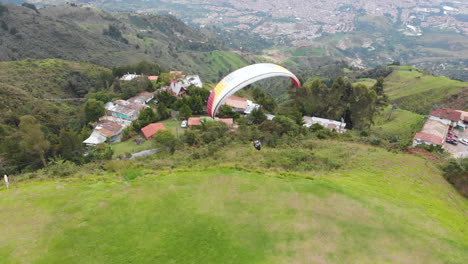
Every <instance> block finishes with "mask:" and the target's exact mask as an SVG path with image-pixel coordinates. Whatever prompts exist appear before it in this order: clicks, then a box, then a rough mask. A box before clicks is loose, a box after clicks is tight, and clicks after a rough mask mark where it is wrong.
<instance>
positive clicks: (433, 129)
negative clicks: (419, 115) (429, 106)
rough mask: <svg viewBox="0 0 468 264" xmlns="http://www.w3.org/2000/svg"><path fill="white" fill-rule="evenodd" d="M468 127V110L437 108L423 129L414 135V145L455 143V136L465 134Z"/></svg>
mask: <svg viewBox="0 0 468 264" xmlns="http://www.w3.org/2000/svg"><path fill="white" fill-rule="evenodd" d="M467 128H468V112H464V111H460V110H454V109H445V108H442V109H437V110H434V111H431V112H430V114H429V118H428V119H427V120H426V122H425V123H424V126H423V128H422V130H421V131H420V132H419V133H417V134H416V135H415V136H414V138H413V146H416V145H419V144H427V145H434V146H442V147H443V146H444V145H445V143H451V144H453V143H454V142H456V139H455V137H458V135H463V134H464V132H465V130H466V129H467ZM447 151H449V150H447ZM449 152H450V151H449Z"/></svg>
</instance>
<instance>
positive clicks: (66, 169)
mask: <svg viewBox="0 0 468 264" xmlns="http://www.w3.org/2000/svg"><path fill="white" fill-rule="evenodd" d="M78 169H79V167H78V166H77V165H76V164H75V163H73V162H71V161H68V160H63V159H55V160H53V161H52V162H51V163H49V167H47V169H45V172H46V173H47V174H48V175H50V176H52V177H54V178H63V177H67V176H70V175H72V174H74V173H75V172H76V171H77V170H78Z"/></svg>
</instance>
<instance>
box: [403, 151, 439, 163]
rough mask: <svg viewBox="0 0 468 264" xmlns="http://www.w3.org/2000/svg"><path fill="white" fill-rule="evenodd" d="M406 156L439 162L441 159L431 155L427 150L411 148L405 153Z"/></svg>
mask: <svg viewBox="0 0 468 264" xmlns="http://www.w3.org/2000/svg"><path fill="white" fill-rule="evenodd" d="M405 153H406V154H412V155H418V156H423V157H425V158H427V159H429V160H432V161H438V160H439V158H438V157H437V156H436V155H434V154H432V153H430V152H429V151H427V150H424V149H418V148H410V149H407V150H406V151H405Z"/></svg>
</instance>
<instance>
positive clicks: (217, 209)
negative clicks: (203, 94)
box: [0, 140, 468, 263]
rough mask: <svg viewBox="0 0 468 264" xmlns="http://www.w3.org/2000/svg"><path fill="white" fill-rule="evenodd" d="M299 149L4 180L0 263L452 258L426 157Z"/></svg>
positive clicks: (447, 208) (450, 227) (449, 220)
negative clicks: (7, 184)
mask: <svg viewBox="0 0 468 264" xmlns="http://www.w3.org/2000/svg"><path fill="white" fill-rule="evenodd" d="M302 145H303V146H306V147H299V146H292V147H284V148H278V149H270V148H265V149H262V151H260V152H259V151H256V150H254V149H253V148H252V147H251V146H250V145H242V144H241V145H233V144H231V145H229V146H227V147H225V148H222V149H221V150H220V151H219V152H217V153H216V155H215V156H212V157H207V158H204V159H194V156H193V155H192V154H191V151H195V152H196V151H197V150H196V149H193V150H190V149H187V150H185V151H178V152H176V154H175V156H172V157H168V156H166V155H160V156H156V157H153V158H148V159H145V160H140V161H132V162H131V161H110V162H108V163H104V164H101V165H99V166H88V167H82V168H80V169H79V170H78V171H76V172H74V173H73V174H72V175H71V178H66V179H53V177H54V175H55V176H56V174H55V173H58V174H57V175H59V174H60V173H61V172H58V171H56V170H55V169H53V168H50V169H49V170H48V171H40V172H36V174H35V176H36V177H43V178H42V180H23V181H21V182H19V183H18V182H17V180H15V179H13V181H14V183H13V185H14V186H13V188H11V189H10V190H6V189H4V188H2V189H0V208H1V209H2V212H3V213H2V214H0V221H1V222H2V227H1V232H2V236H0V262H1V263H128V262H133V263H155V262H157V263H311V262H314V263H465V261H466V259H467V258H468V253H467V252H468V243H467V241H468V235H467V231H468V230H467V212H468V204H467V202H466V200H465V199H464V198H462V197H461V196H460V195H459V194H458V193H456V191H455V190H454V189H453V188H452V186H450V185H449V184H448V183H447V182H446V181H445V180H444V179H443V177H442V176H441V175H440V171H439V169H438V168H437V167H436V166H435V165H433V163H430V162H428V161H427V160H425V159H423V158H420V157H416V156H410V155H406V154H394V153H390V152H387V151H385V150H383V149H379V148H374V147H369V146H365V145H359V144H355V143H345V142H337V141H320V140H311V141H307V142H303V144H302ZM31 176H34V175H31V174H30V175H29V176H27V177H31Z"/></svg>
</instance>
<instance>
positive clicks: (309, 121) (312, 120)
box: [302, 116, 346, 133]
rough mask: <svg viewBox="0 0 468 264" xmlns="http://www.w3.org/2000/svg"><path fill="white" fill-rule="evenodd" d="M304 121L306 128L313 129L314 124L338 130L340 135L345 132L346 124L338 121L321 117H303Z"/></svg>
mask: <svg viewBox="0 0 468 264" xmlns="http://www.w3.org/2000/svg"><path fill="white" fill-rule="evenodd" d="M302 120H303V121H304V126H305V127H311V126H312V125H313V124H319V125H321V126H323V127H325V128H328V129H330V130H333V129H334V130H336V132H338V133H343V132H345V127H346V123H345V122H340V121H336V120H330V119H325V118H320V117H313V116H303V117H302Z"/></svg>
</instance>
